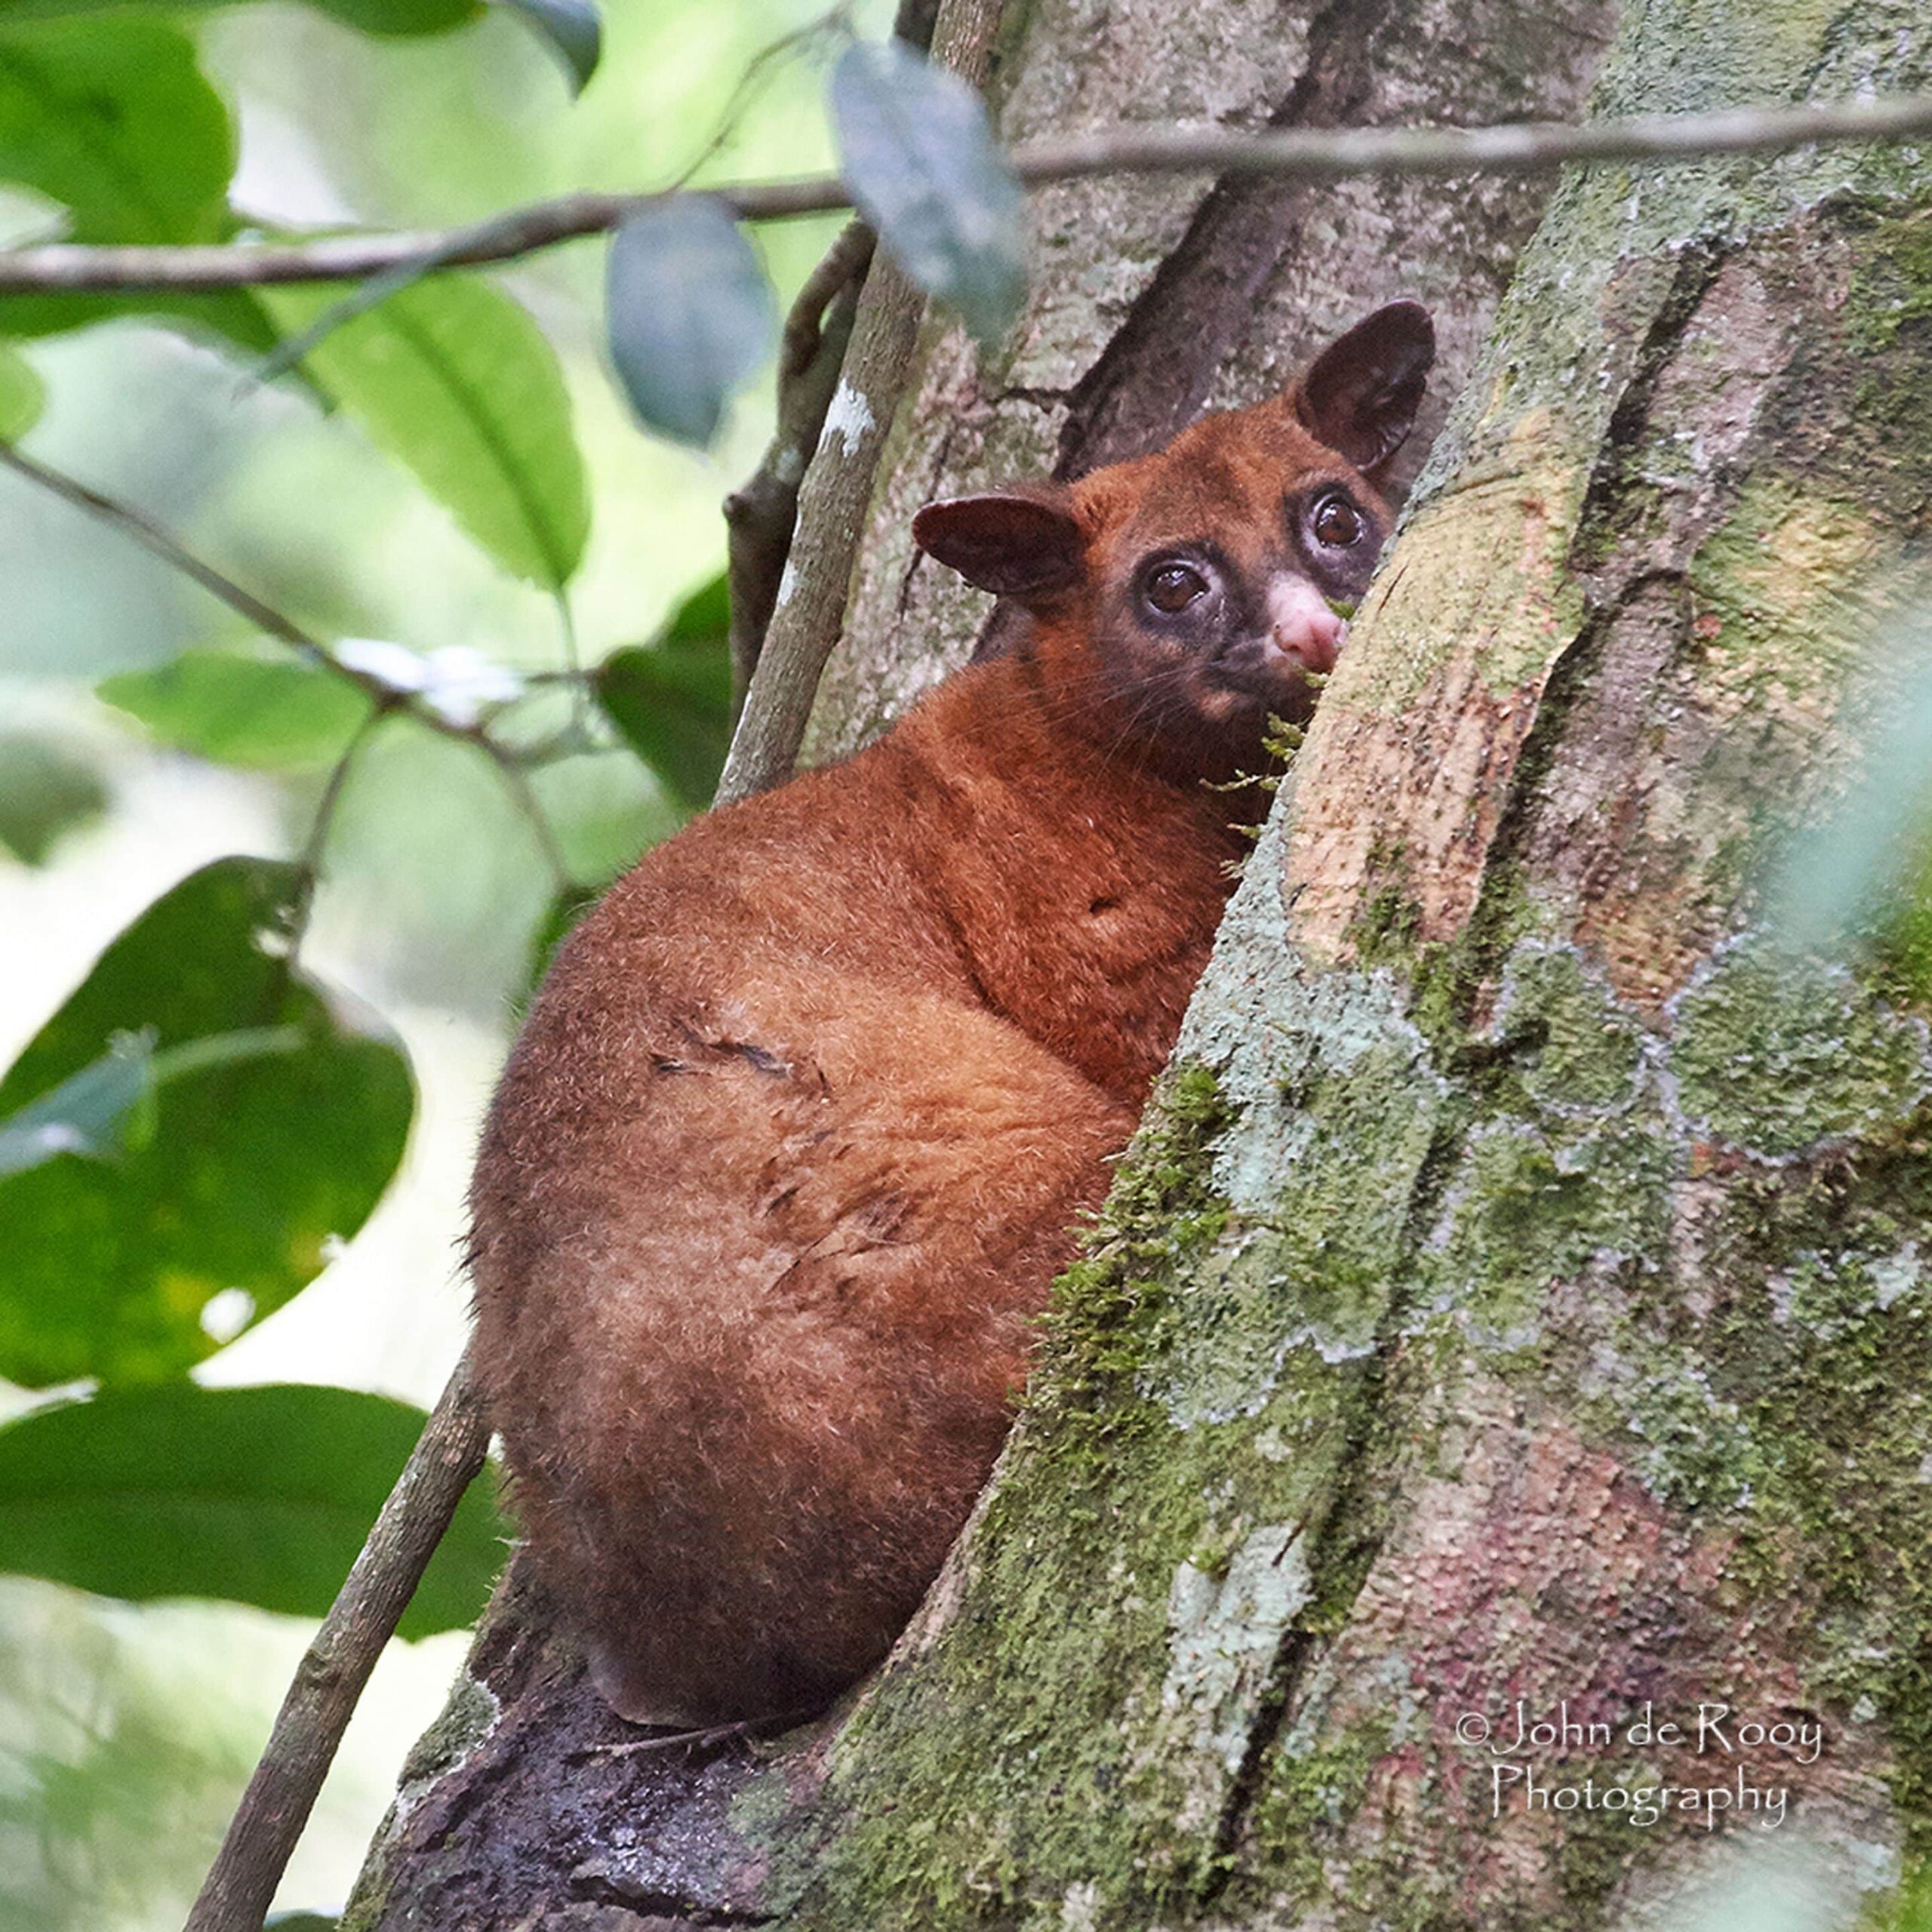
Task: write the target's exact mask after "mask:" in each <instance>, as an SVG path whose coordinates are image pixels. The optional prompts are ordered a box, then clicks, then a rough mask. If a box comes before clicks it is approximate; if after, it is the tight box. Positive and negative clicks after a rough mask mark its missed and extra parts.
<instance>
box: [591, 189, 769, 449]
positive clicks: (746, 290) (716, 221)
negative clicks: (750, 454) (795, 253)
mask: <svg viewBox="0 0 1932 1932" xmlns="http://www.w3.org/2000/svg"><path fill="white" fill-rule="evenodd" d="M608 293H609V305H610V328H611V361H612V362H613V363H614V364H615V365H616V367H617V377H618V380H620V382H621V383H623V387H624V393H625V394H626V395H628V396H629V398H630V401H631V407H632V408H633V409H635V411H637V414H638V420H640V421H641V422H642V423H644V424H645V426H646V427H647V428H648V429H656V430H658V431H660V432H662V433H663V435H667V436H671V437H675V438H676V439H677V441H679V442H681V443H690V444H693V445H696V446H697V447H698V448H703V447H704V446H705V445H706V444H708V443H709V441H711V439H712V437H713V436H715V435H716V434H717V433H718V425H719V423H721V422H722V421H723V420H724V406H725V405H726V404H727V403H728V401H730V400H731V392H732V391H733V390H734V389H736V388H737V386H738V385H739V384H740V383H742V382H743V380H745V378H746V377H747V376H749V374H751V373H752V371H753V370H755V368H758V365H760V364H761V363H762V362H763V361H764V360H765V358H766V357H768V355H770V354H771V352H772V350H773V349H774V346H776V344H777V340H778V302H777V297H776V296H774V294H773V293H772V290H771V282H770V281H769V280H768V278H766V275H765V272H764V267H763V265H762V264H761V263H760V262H759V260H758V256H757V254H756V253H755V251H754V250H753V249H752V245H751V244H750V243H749V242H747V241H746V239H745V238H744V236H743V234H742V233H740V231H739V228H738V224H737V222H736V221H734V220H733V219H732V217H731V211H730V210H729V209H728V208H725V207H724V205H722V204H721V203H720V202H715V201H713V200H712V199H711V198H709V196H708V195H679V196H678V197H676V198H674V199H672V200H669V201H665V202H658V203H657V205H655V206H654V207H651V208H646V209H645V210H644V211H643V212H642V213H641V214H635V215H633V216H632V217H631V218H630V220H628V221H627V222H626V223H624V224H623V226H622V227H621V228H620V229H618V230H617V232H616V233H615V234H614V235H612V236H611V259H610V266H609V270H608Z"/></svg>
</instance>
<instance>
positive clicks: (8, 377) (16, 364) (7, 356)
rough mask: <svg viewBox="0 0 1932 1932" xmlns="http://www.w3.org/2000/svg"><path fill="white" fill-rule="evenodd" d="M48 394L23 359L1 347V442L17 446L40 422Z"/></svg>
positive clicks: (16, 353) (1, 345)
mask: <svg viewBox="0 0 1932 1932" xmlns="http://www.w3.org/2000/svg"><path fill="white" fill-rule="evenodd" d="M46 400H47V391H46V389H45V386H44V385H43V384H42V382H41V380H40V372H39V371H38V370H37V369H35V368H34V366H33V365H32V363H31V362H29V361H28V360H27V359H26V357H25V356H24V355H20V353H19V352H17V351H16V350H14V349H10V348H8V346H7V345H6V344H5V343H0V442H7V443H17V442H18V441H20V438H22V437H23V436H24V435H26V432H28V431H29V429H32V427H33V426H34V425H35V423H38V421H39V420H40V411H41V405H42V404H43V403H45V401H46Z"/></svg>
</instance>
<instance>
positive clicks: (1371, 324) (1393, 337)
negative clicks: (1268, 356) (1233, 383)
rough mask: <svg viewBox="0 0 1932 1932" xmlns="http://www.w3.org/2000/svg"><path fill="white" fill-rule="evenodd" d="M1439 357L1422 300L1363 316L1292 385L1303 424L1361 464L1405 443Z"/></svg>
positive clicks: (1367, 467) (1372, 464)
mask: <svg viewBox="0 0 1932 1932" xmlns="http://www.w3.org/2000/svg"><path fill="white" fill-rule="evenodd" d="M1433 361H1435V324H1434V323H1432V321H1430V320H1429V311H1428V310H1427V309H1425V308H1424V307H1423V306H1422V304H1421V303H1420V302H1391V303H1388V304H1386V306H1384V307H1382V308H1380V309H1377V310H1376V311H1375V312H1374V314H1373V315H1364V317H1363V318H1362V319H1361V321H1358V323H1356V325H1355V327H1354V328H1352V329H1350V330H1349V332H1348V333H1347V334H1346V335H1339V336H1337V337H1336V338H1335V340H1334V341H1333V342H1331V343H1330V344H1329V345H1328V346H1327V348H1326V349H1324V350H1323V351H1322V352H1321V354H1320V355H1318V356H1317V357H1316V358H1315V361H1314V362H1313V364H1312V365H1311V367H1310V368H1309V370H1308V372H1307V373H1306V374H1305V375H1304V376H1303V377H1302V378H1301V379H1300V381H1299V382H1297V383H1295V384H1294V386H1293V387H1292V388H1291V389H1290V391H1289V392H1288V394H1289V398H1290V400H1291V402H1292V404H1293V405H1294V412H1295V414H1296V415H1297V417H1299V418H1300V421H1301V424H1302V426H1303V428H1304V429H1306V430H1307V431H1308V432H1309V434H1310V435H1312V436H1315V437H1316V438H1318V439H1319V440H1320V441H1322V442H1324V443H1326V444H1327V445H1328V447H1329V448H1331V450H1335V451H1339V452H1340V454H1342V455H1343V456H1344V457H1347V459H1348V460H1349V462H1351V463H1353V464H1354V465H1355V467H1356V468H1357V469H1360V470H1364V471H1367V472H1373V471H1374V470H1376V469H1379V468H1380V466H1381V465H1383V463H1386V462H1387V461H1388V460H1389V458H1390V457H1392V456H1393V455H1394V454H1395V452H1396V451H1398V449H1400V448H1401V446H1402V443H1403V440H1404V438H1406V437H1407V435H1408V433H1409V431H1410V430H1411V428H1413V427H1414V423H1415V420H1416V410H1417V406H1418V405H1420V403H1421V401H1422V394H1423V388H1424V386H1425V385H1426V382H1427V380H1428V377H1429V365H1430V364H1431V363H1432V362H1433Z"/></svg>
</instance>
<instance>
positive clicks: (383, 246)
mask: <svg viewBox="0 0 1932 1932" xmlns="http://www.w3.org/2000/svg"><path fill="white" fill-rule="evenodd" d="M1924 134H1932V96H1928V95H1924V94H1906V95H1900V96H1898V97H1895V98H1893V99H1890V100H1873V101H1834V102H1826V103H1820V104H1817V105H1809V106H1800V107H1743V108H1730V109H1724V110H1722V111H1721V112H1717V113H1712V114H1644V115H1633V116H1632V117H1631V118H1629V119H1627V120H1622V121H1595V122H1585V123H1584V124H1583V125H1581V126H1571V125H1567V124H1566V123H1563V122H1546V121H1523V122H1509V123H1507V124H1506V125H1502V126H1499V127H1493V128H1343V129H1326V128H1320V129H1302V128H1269V129H1261V130H1255V131H1250V130H1247V129H1243V128H1169V127H1161V126H1146V127H1142V126H1134V127H1118V128H1101V129H1097V130H1096V131H1094V132H1092V133H1089V134H1074V135H1063V136H1060V137H1056V138H1054V139H1051V140H1040V141H1032V142H1029V143H1026V145H1025V146H1023V147H1020V148H1017V149H1014V151H1013V153H1012V155H1011V162H1012V164H1013V168H1014V173H1015V174H1017V175H1018V176H1019V177H1020V180H1022V181H1023V182H1025V183H1027V184H1028V185H1029V186H1033V187H1038V186H1043V185H1044V184H1045V183H1048V182H1052V181H1070V180H1078V179H1079V178H1081V177H1084V176H1087V175H1092V174H1269V175H1273V176H1275V177H1278V178H1280V179H1281V180H1300V181H1330V180H1337V179H1339V178H1340V177H1343V176H1344V175H1350V174H1387V175H1429V174H1546V173H1548V172H1549V171H1551V170H1552V169H1554V168H1564V167H1567V166H1570V165H1571V164H1573V163H1575V162H1604V161H1638V162H1641V161H1696V160H1700V159H1702V158H1704V157H1706V156H1707V155H1720V154H1770V153H1775V152H1779V151H1780V150H1781V149H1787V148H1798V147H1808V146H1814V145H1816V144H1820V143H1838V142H1847V141H1850V142H1857V141H1897V140H1910V139H1912V137H1915V136H1918V135H1924ZM672 192H678V193H689V194H706V195H711V196H712V197H713V198H714V199H715V200H718V201H719V202H723V203H724V205H725V206H726V207H727V208H729V209H730V210H731V212H732V213H733V214H734V215H736V216H737V217H738V218H739V219H740V220H743V221H782V220H787V219H789V217H792V216H794V215H802V214H825V213H826V212H828V211H832V210H835V209H838V208H850V207H851V205H852V197H851V193H850V192H849V191H848V189H846V187H845V186H844V183H842V182H841V181H840V180H838V177H836V176H835V175H830V174H819V175H807V176H802V177H799V178H798V179H796V180H789V181H765V182H749V183H736V184H730V185H727V186H721V187H716V188H699V189H678V190H674V191H672ZM663 198H664V197H663V195H611V194H590V193H580V194H572V195H561V196H559V197H558V198H556V199H555V200H553V201H548V202H534V203H532V204H531V205H530V206H528V207H527V208H512V209H511V210H509V211H508V212H507V213H506V214H500V215H495V216H492V217H491V218H490V219H489V220H486V221H480V222H477V223H474V224H473V225H472V226H468V227H464V228H459V229H442V230H436V231H432V232H419V233H415V234H402V235H328V236H325V237H323V238H321V239H319V240H316V241H312V242H299V243H292V244H281V243H267V242H264V243H237V244H233V245H214V246H209V247H198V248H167V247H149V246H140V245H127V246H122V245H113V244H109V245H99V246H97V245H91V244H86V243H80V242H52V243H48V244H44V245H41V246H39V247H35V248H14V249H8V250H0V294H29V293H31V294H46V293H48V292H49V291H73V290H81V289H93V290H115V291H122V292H134V291H143V290H145V291H159V290H182V289H215V288H259V287H263V286H265V285H268V284H270V283H274V282H285V281H358V280H359V279H361V278H362V277H363V276H365V275H382V274H385V273H386V272H389V271H390V270H392V269H396V268H398V267H400V266H404V265H405V264H408V263H419V262H423V261H429V260H433V261H434V262H435V263H436V264H437V265H438V266H448V267H470V266H475V264H477V263H483V262H506V261H512V260H516V259H518V257H521V256H525V255H530V254H535V253H537V251H539V250H540V249H543V248H554V247H555V246H556V245H557V244H558V243H559V242H570V241H574V240H576V239H577V238H580V237H581V236H583V235H601V234H603V233H605V232H608V230H610V229H613V228H615V227H617V226H618V225H619V224H620V223H622V222H624V221H626V220H629V217H631V216H632V215H634V214H637V213H638V211H640V210H641V209H642V208H645V207H648V206H649V205H651V203H653V202H657V201H661V200H663Z"/></svg>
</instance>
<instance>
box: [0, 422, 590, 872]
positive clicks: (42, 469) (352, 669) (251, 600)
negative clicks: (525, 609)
mask: <svg viewBox="0 0 1932 1932" xmlns="http://www.w3.org/2000/svg"><path fill="white" fill-rule="evenodd" d="M0 466H3V467H5V468H6V469H11V470H14V472H17V474H18V475H21V476H23V477H25V478H27V480H28V481H29V482H32V483H36V484H38V485H39V486H40V487H41V488H42V489H44V490H47V491H51V493H52V494H54V495H55V496H57V497H59V498H60V500H62V501H63V503H71V504H72V505H73V506H75V509H82V510H85V511H86V512H87V513H88V515H90V516H92V517H95V518H98V519H99V520H100V521H101V522H103V523H105V524H106V525H108V526H109V528H112V529H115V530H118V531H120V532H121V534H122V535H123V536H125V537H131V538H132V539H133V540H134V542H135V543H138V544H140V546H141V547H142V549H144V550H146V551H147V552H149V553H150V554H151V555H154V556H156V557H158V558H160V559H161V561H162V562H163V563H165V564H166V565H168V567H169V568H171V569H173V570H176V571H180V573H181V574H182V575H183V577H189V578H191V579H192V580H193V581H194V582H195V583H198V584H199V585H200V586H202V589H204V590H205V591H207V592H209V594H210V595H212V596H214V597H217V598H220V601H222V602H223V603H224V604H226V605H227V606H228V607H229V609H230V610H232V611H236V612H238V614H240V615H241V616H242V617H245V618H246V619H247V620H248V622H249V623H251V624H253V625H254V626H256V628H257V629H259V630H262V631H265V632H266V633H267V634H268V635H269V636H270V637H272V638H275V639H276V640H277V641H278V642H280V643H282V644H285V645H288V647H289V648H291V650H293V651H298V652H300V654H301V655H302V656H303V657H305V658H306V659H307V660H308V661H309V663H312V664H313V665H315V666H316V667H317V669H320V670H324V671H327V672H330V673H331V674H332V675H334V676H336V677H338V678H343V680H345V681H346V682H347V683H349V684H351V685H354V686H355V688H356V689H357V690H358V691H361V692H362V693H363V694H365V696H366V697H368V700H369V701H370V702H371V704H373V705H374V707H375V709H374V713H373V715H371V717H370V718H369V719H368V720H367V721H366V722H365V727H364V731H365V733H366V731H368V728H370V727H371V726H373V725H374V724H377V722H379V721H380V720H381V719H383V718H387V717H392V716H395V715H404V716H406V717H408V718H411V719H412V720H414V722H416V723H417V724H420V725H422V726H423V727H424V728H425V729H426V730H428V731H434V732H435V733H436V734H438V736H439V737H445V738H450V739H453V740H455V742H456V743H458V744H464V745H470V746H474V747H475V749H477V750H478V751H479V752H481V753H482V754H483V755H484V756H485V758H488V759H489V761H490V762H491V764H494V766H495V767H496V768H497V772H498V774H500V776H501V777H502V779H503V783H504V785H505V786H506V787H507V788H508V789H509V792H510V795H511V796H512V798H513V799H514V800H515V802H516V805H517V808H518V811H521V813H522V814H523V815H524V817H525V818H526V819H528V820H529V821H530V824H531V829H532V830H533V831H534V832H535V834H536V837H537V844H539V846H540V847H541V848H542V850H543V858H544V862H545V863H546V865H548V866H549V869H550V870H551V872H552V873H553V874H555V876H556V878H557V879H558V881H559V882H560V883H562V884H569V883H570V881H571V874H570V868H569V866H568V865H567V864H566V863H565V859H564V855H563V853H562V851H561V848H559V847H558V844H557V839H556V834H555V832H554V831H552V829H551V826H550V823H549V820H548V818H547V817H545V815H544V812H543V806H542V805H541V804H540V802H539V801H538V799H537V795H536V793H535V792H534V791H533V790H532V789H531V783H530V776H529V772H528V764H529V762H530V761H529V760H528V758H526V757H525V756H524V755H522V754H521V753H519V752H518V751H516V750H515V749H514V748H513V747H512V746H508V745H506V744H503V743H501V742H500V741H499V740H497V739H496V738H494V737H491V734H490V732H489V731H488V728H487V727H486V726H485V725H482V724H458V723H457V721H455V720H454V718H446V717H445V715H443V714H442V713H441V712H440V711H438V710H437V709H436V708H435V706H433V705H429V704H423V703H419V702H418V701H417V697H416V696H415V694H414V693H413V692H410V691H404V690H401V689H400V688H398V687H397V686H396V685H392V684H390V683H389V682H388V681H386V679H384V678H380V677H378V676H377V675H375V673H374V672H371V671H364V670H360V669H358V668H357V667H356V666H354V665H352V664H348V663H344V662H343V660H342V659H341V658H340V657H337V655H336V654H335V653H334V651H331V650H330V648H328V645H325V644H324V643H323V642H322V641H321V638H318V637H315V636H314V635H312V634H311V633H310V632H308V631H306V630H304V629H303V628H302V626H300V624H298V623H296V622H295V620H294V619H293V618H292V617H285V615H284V614H282V613H281V611H278V610H276V609H275V608H274V607H273V606H272V605H268V604H264V603H263V601H262V600H261V599H260V598H259V597H257V595H255V594H254V592H252V591H250V590H245V589H243V588H242V586H241V585H239V584H238V583H235V581H234V580H233V579H232V577H224V576H223V574H221V572H220V571H218V570H217V569H216V568H214V565H211V564H208V563H205V562H203V561H202V559H201V558H199V557H198V556H196V555H195V554H194V552H192V550H189V549H186V547H184V546H183V544H182V543H180V541H179V540H178V539H177V538H176V537H174V536H173V535H172V534H171V533H170V532H169V531H167V530H165V529H164V528H162V526H161V525H159V524H158V523H156V522H155V521H154V519H153V518H152V517H149V516H148V515H146V514H145V513H144V512H142V511H140V510H137V509H134V507H133V506H131V505H130V504H127V503H120V502H118V501H117V500H115V498H113V497H107V496H103V494H101V493H100V491H98V490H95V489H91V488H89V487H88V485H86V484H85V483H82V482H78V481H75V478H72V477H71V476H69V475H66V473H65V472H63V471H60V470H58V469H51V468H50V467H49V466H48V465H47V464H45V463H41V462H38V461H37V460H35V458H33V457H30V456H28V455H26V454H23V452H22V451H20V450H17V449H16V448H14V446H13V445H11V443H7V442H4V441H0ZM559 608H561V609H564V610H565V613H566V617H568V606H567V605H564V604H563V603H562V602H561V600H560V601H559ZM573 648H574V643H573ZM563 675H565V677H568V678H572V679H574V680H577V681H579V682H581V678H582V674H581V673H580V672H578V671H577V670H576V669H570V670H568V671H567V672H565V673H564V674H563ZM360 743H361V734H358V740H357V743H356V745H355V746H351V747H350V753H349V755H351V756H352V755H353V754H354V752H355V750H356V749H358V747H359V745H360ZM345 762H346V761H345ZM342 777H346V771H343V770H342V768H338V771H337V775H336V777H334V778H333V779H332V780H331V785H332V786H338V785H339V783H340V779H341V778H342ZM331 802H332V801H331Z"/></svg>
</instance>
